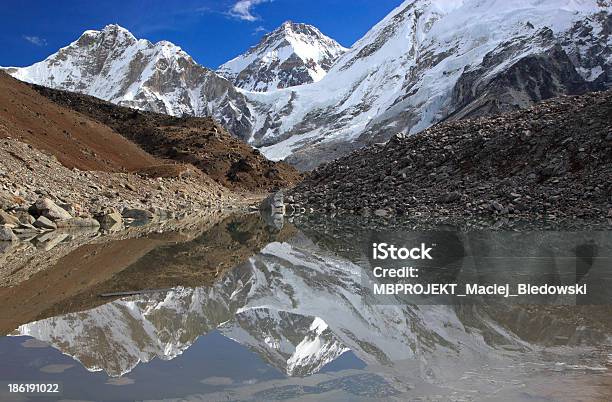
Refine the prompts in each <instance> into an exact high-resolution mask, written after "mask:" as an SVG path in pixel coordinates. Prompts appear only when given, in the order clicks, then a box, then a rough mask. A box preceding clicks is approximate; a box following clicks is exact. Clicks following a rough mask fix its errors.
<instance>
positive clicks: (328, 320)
mask: <svg viewBox="0 0 612 402" xmlns="http://www.w3.org/2000/svg"><path fill="white" fill-rule="evenodd" d="M343 233H344V236H343V237H340V236H337V235H336V234H335V233H334V228H333V227H331V228H328V229H325V228H321V227H320V226H317V227H310V226H308V224H307V223H306V224H304V223H302V224H301V225H299V228H296V227H295V226H293V225H292V224H287V223H286V224H285V225H284V226H283V225H280V227H279V225H269V222H268V224H266V222H265V221H263V220H260V219H259V218H258V217H257V216H254V215H251V216H246V217H230V218H228V219H226V220H225V221H223V222H220V223H219V224H217V225H214V226H213V227H212V228H210V229H208V230H206V231H205V232H204V233H201V234H200V235H199V236H197V237H196V238H194V239H192V240H188V241H184V242H179V243H172V244H166V243H163V244H159V245H158V246H156V247H154V248H153V249H151V250H148V251H147V252H146V253H145V254H144V255H142V257H140V258H139V259H138V260H137V261H134V262H130V263H129V265H127V266H125V267H122V268H121V269H116V270H115V271H114V273H113V275H110V276H109V277H107V278H104V279H103V280H98V281H97V282H96V283H94V284H92V286H90V287H88V288H87V289H79V291H78V292H77V291H75V292H73V294H70V295H67V297H66V298H65V299H64V300H57V303H56V304H55V305H52V306H45V307H44V308H41V309H39V311H37V312H36V313H35V314H34V313H32V316H35V320H28V321H31V322H21V323H19V324H20V325H18V327H17V328H16V329H14V330H13V331H11V332H10V335H12V336H16V337H24V336H27V337H32V338H35V339H36V340H38V341H42V342H45V343H46V344H48V345H50V346H51V347H52V348H53V349H57V350H58V351H60V352H61V353H63V354H65V355H68V356H70V357H71V358H72V359H74V360H77V361H78V362H79V363H80V364H81V365H82V366H83V367H84V368H85V369H86V370H87V372H85V373H81V374H80V375H81V376H82V377H86V376H87V375H89V376H94V375H95V376H98V377H99V378H102V377H103V378H104V381H106V382H104V385H105V386H102V388H101V390H100V391H99V392H101V393H102V394H101V395H106V396H105V397H104V398H102V399H115V394H113V392H115V391H113V390H110V391H109V390H108V388H113V387H114V386H117V385H118V384H122V392H123V394H121V395H123V396H122V397H121V398H126V399H149V398H160V397H164V398H184V397H186V398H188V399H193V400H274V399H301V398H304V399H306V398H307V397H309V396H310V397H312V398H314V400H320V399H333V400H407V399H415V398H420V397H422V398H423V399H424V400H490V399H491V398H497V400H532V399H536V400H540V399H539V398H543V399H542V400H575V399H576V398H575V396H577V395H580V396H581V398H582V399H583V400H601V399H602V396H605V395H610V394H612V380H611V379H610V378H609V374H608V369H609V367H608V366H609V364H611V361H610V354H609V353H612V348H610V339H611V338H610V335H611V334H612V331H610V329H611V327H612V315H610V313H611V312H612V308H610V307H608V306H536V305H532V306H520V305H514V306H510V305H503V304H482V305H454V306H453V305H426V306H414V305H405V304H401V303H398V304H396V305H393V304H386V305H381V304H376V303H369V302H368V301H369V300H372V299H371V298H369V297H367V296H368V293H369V292H371V289H369V288H366V287H364V286H363V285H362V273H363V268H362V266H364V264H363V263H362V260H363V257H362V256H361V255H360V251H361V250H360V249H359V248H360V247H359V246H358V244H360V242H361V241H362V240H363V239H362V237H363V236H364V234H365V230H363V228H361V229H360V228H356V229H355V230H354V231H351V230H346V229H343ZM83 258H84V260H86V258H85V257H83ZM56 268H57V267H56ZM17 288H18V286H17ZM141 289H163V290H160V291H156V292H147V293H142V294H136V295H132V296H127V297H123V298H113V299H111V300H108V299H105V298H101V297H99V295H100V294H103V293H112V292H120V291H135V290H141ZM0 295H1V293H0ZM14 300H15V301H14V302H15V303H16V300H17V298H15V299H14ZM9 303H11V301H10V300H9ZM5 311H7V310H5ZM5 314H6V313H5ZM11 339H19V340H20V342H27V341H25V339H27V338H4V339H3V342H2V343H0V351H1V353H2V354H3V355H7V356H10V355H11V353H14V352H13V350H12V349H10V348H9V343H7V342H9V341H10V340H11ZM13 348H14V347H13ZM32 350H34V349H31V350H30V351H29V353H33V352H31V351H32ZM40 350H41V351H42V350H44V348H40ZM15 353H16V352H15ZM41 353H42V352H41ZM211 353H213V354H214V353H217V354H220V355H221V358H220V359H221V360H217V358H213V357H211ZM223 356H226V357H227V359H232V358H235V359H237V361H231V362H230V361H225V362H223V363H221V361H222V360H223ZM39 358H40V357H39ZM156 358H157V359H156ZM31 359H33V358H31ZM47 359H49V358H47ZM199 359H202V360H199ZM51 360H53V359H51ZM5 361H9V360H5ZM12 361H13V362H14V361H18V362H19V363H18V367H17V368H14V370H13V371H12V373H11V375H13V376H14V377H15V378H11V379H18V378H19V375H20V369H19V365H23V366H24V367H25V366H31V365H32V364H34V363H33V361H23V360H20V359H19V358H13V360H12ZM161 361H166V362H167V363H166V364H168V365H169V364H173V362H176V364H175V365H172V366H159V365H160V364H161V363H160V362H161ZM64 362H65V360H64ZM181 362H182V363H181ZM13 364H14V363H13ZM228 364H229V365H230V367H233V368H234V371H231V370H230V374H227V372H226V371H227V370H226V369H225V368H223V367H225V366H224V365H228ZM2 365H3V363H0V375H3V376H4V373H6V372H7V369H6V367H4V368H3V367H2ZM56 365H57V364H56ZM216 365H218V366H216ZM222 366H223V367H222ZM45 367H46V366H45ZM71 370H72V371H74V370H76V369H67V370H66V371H63V372H62V373H60V374H57V373H56V374H55V377H53V376H51V377H49V375H47V374H43V373H44V370H43V372H42V373H39V375H40V376H41V379H43V378H44V379H45V380H48V379H49V378H55V379H56V380H62V381H63V382H64V389H65V394H66V395H67V396H70V397H71V398H77V397H78V398H82V399H87V395H81V394H79V391H78V389H80V388H79V387H77V386H76V385H72V383H71V381H74V380H73V378H75V377H74V376H75V373H71ZM162 370H163V373H164V377H165V378H166V380H164V381H165V382H166V384H171V383H173V381H176V383H177V384H179V383H180V382H181V381H183V382H184V383H185V385H182V386H181V387H180V388H176V389H172V387H168V386H166V387H165V388H166V389H165V390H164V392H163V393H159V392H161V391H155V387H154V386H153V385H151V384H153V383H155V382H159V381H160V380H159V379H157V380H156V378H157V377H156V375H158V372H160V371H162ZM215 370H218V371H215ZM47 371H48V370H47ZM100 371H101V372H102V373H94V372H100ZM23 372H26V370H25V369H23ZM205 372H206V373H209V374H211V375H208V376H206V378H204V377H202V375H203V373H205ZM217 372H218V373H219V374H216V373H217ZM222 372H223V373H222ZM233 372H235V373H236V377H239V376H243V377H241V378H232V374H231V373H233ZM245 372H246V373H248V374H246V373H245ZM87 373H89V374H87ZM24 375H25V374H24ZM45 375H47V376H46V377H45ZM100 376H102V377H100ZM98 377H97V378H98ZM134 378H136V383H137V384H133V383H132V382H133V381H134ZM27 379H29V380H33V379H34V378H31V377H27ZM128 379H129V381H128ZM122 381H123V382H122ZM126 381H127V382H126ZM147 382H151V384H149V385H145V384H147ZM130 387H131V388H130ZM168 388H170V389H168ZM130 389H131V391H130ZM105 392H107V393H106V394H105ZM126 395H127V396H126ZM160 395H161V396H160ZM0 396H2V394H0ZM121 398H119V397H117V399H121ZM94 399H95V398H94Z"/></svg>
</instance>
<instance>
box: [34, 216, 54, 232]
mask: <svg viewBox="0 0 612 402" xmlns="http://www.w3.org/2000/svg"><path fill="white" fill-rule="evenodd" d="M32 226H34V227H35V228H39V229H51V230H55V229H57V225H56V224H55V223H53V221H52V220H51V219H49V218H46V217H44V216H42V215H41V216H39V217H38V219H36V220H35V221H34V223H33V224H32Z"/></svg>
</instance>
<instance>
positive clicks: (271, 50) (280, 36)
mask: <svg viewBox="0 0 612 402" xmlns="http://www.w3.org/2000/svg"><path fill="white" fill-rule="evenodd" d="M346 50H347V49H345V48H344V47H342V46H341V45H340V44H338V42H336V41H335V40H333V39H331V38H329V37H328V36H325V35H324V34H323V33H321V31H319V30H318V29H317V28H316V27H314V26H312V25H308V24H302V23H295V22H292V21H285V22H284V23H283V24H282V25H281V26H280V27H279V28H277V29H276V30H274V31H272V32H270V33H268V34H266V35H265V36H264V37H263V38H262V39H261V41H260V42H259V43H258V44H257V45H256V46H254V47H252V48H251V49H249V50H248V51H247V52H246V53H244V54H242V55H240V56H238V57H236V58H235V59H232V60H230V61H228V62H227V63H225V64H223V65H221V66H220V67H219V70H218V71H217V72H218V73H219V74H221V75H223V76H224V77H226V78H227V79H229V80H230V81H233V82H234V84H235V85H236V86H238V87H240V88H242V89H246V90H249V91H256V92H266V91H269V90H273V89H277V88H287V87H292V86H296V85H302V84H306V83H311V82H316V81H319V80H320V79H321V78H323V77H324V76H325V74H326V73H327V71H329V69H330V68H331V66H332V64H333V63H334V61H336V59H337V58H338V57H339V56H340V55H342V54H343V53H344V52H345V51H346Z"/></svg>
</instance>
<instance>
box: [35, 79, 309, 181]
mask: <svg viewBox="0 0 612 402" xmlns="http://www.w3.org/2000/svg"><path fill="white" fill-rule="evenodd" d="M32 87H33V88H34V89H35V90H36V91H38V92H39V93H40V94H42V95H44V96H46V97H47V98H49V99H50V100H52V101H54V102H56V103H57V104H59V105H62V106H65V107H69V108H71V109H73V110H75V111H78V112H80V113H83V114H85V115H87V116H89V117H90V118H92V119H95V120H97V121H99V122H100V123H102V124H105V125H108V126H109V127H111V128H113V129H115V130H116V131H117V132H119V133H121V134H122V135H123V136H125V137H126V138H128V139H129V140H131V141H134V142H136V143H137V144H139V145H140V146H141V147H142V148H143V149H144V150H145V151H147V152H149V153H151V154H153V155H155V156H158V157H160V158H167V159H172V160H174V161H179V162H183V163H191V164H193V165H194V166H196V167H197V168H199V169H200V170H202V171H203V172H205V173H206V174H208V175H209V176H210V177H211V178H213V179H214V180H215V181H217V182H218V183H220V184H222V185H223V186H225V187H228V188H230V189H233V190H247V191H269V190H271V189H273V188H275V187H279V188H282V187H288V186H291V185H293V184H295V183H297V182H298V181H299V180H300V174H299V172H298V171H297V170H295V168H293V167H292V166H290V165H289V164H287V163H285V162H272V161H270V160H268V159H266V158H265V157H264V156H263V155H261V154H260V153H259V151H257V150H255V149H253V148H252V147H251V146H249V145H247V144H245V143H244V142H242V141H241V140H239V139H237V138H235V137H233V136H232V135H230V134H229V133H228V132H227V131H226V130H225V129H224V128H223V127H222V126H221V125H220V124H218V123H216V122H215V121H214V120H213V119H211V118H207V117H190V116H185V117H173V116H168V115H164V114H158V113H152V112H143V111H137V110H134V109H130V108H126V107H121V106H117V105H115V104H112V103H110V102H105V101H102V100H100V99H97V98H94V97H91V96H87V95H81V94H76V93H72V92H66V91H59V90H55V89H50V88H46V87H41V86H36V85H33V86H32Z"/></svg>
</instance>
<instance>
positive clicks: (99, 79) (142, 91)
mask: <svg viewBox="0 0 612 402" xmlns="http://www.w3.org/2000/svg"><path fill="white" fill-rule="evenodd" d="M6 70H7V72H8V73H9V74H11V75H13V76H14V77H15V78H17V79H20V80H22V81H26V82H30V83H34V84H39V85H44V86H47V87H51V88H57V89H63V90H67V91H73V92H80V93H83V94H87V95H92V96H95V97H97V98H101V99H104V100H107V101H110V102H113V103H116V104H119V105H122V106H128V107H133V108H137V109H143V110H150V111H154V112H160V113H166V114H171V115H176V116H181V115H183V114H189V115H197V116H213V117H215V118H216V119H217V120H219V121H220V122H221V123H222V124H223V125H224V126H225V127H227V128H228V129H230V130H231V131H232V133H233V134H234V135H236V136H238V137H240V136H247V134H248V133H249V132H250V130H251V127H250V116H249V115H248V113H249V109H248V107H247V106H246V101H245V98H244V96H243V95H242V94H240V93H239V92H238V91H237V90H236V89H235V88H234V86H233V85H232V84H231V83H230V82H228V81H227V80H226V79H224V78H222V77H220V76H218V75H217V74H216V73H215V72H213V71H211V70H209V69H207V68H205V67H202V66H200V65H199V64H197V63H196V62H195V61H194V60H193V59H192V58H191V56H189V55H188V54H187V53H185V52H184V51H183V50H182V49H181V48H180V47H178V46H176V45H174V44H172V43H170V42H167V41H161V42H158V43H155V44H154V43H151V42H149V41H148V40H145V39H136V38H135V37H134V35H132V34H131V33H130V32H129V31H128V30H126V29H125V28H122V27H120V26H119V25H108V26H106V27H105V28H104V29H103V30H101V31H93V30H91V31H85V32H84V33H83V34H82V35H81V37H80V38H78V39H77V40H76V41H74V42H72V43H71V44H69V45H68V46H66V47H64V48H62V49H60V50H59V51H58V52H57V53H54V54H52V55H50V56H49V57H47V58H46V59H45V60H43V61H41V62H39V63H36V64H33V65H31V66H29V67H24V68H7V69H6Z"/></svg>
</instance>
